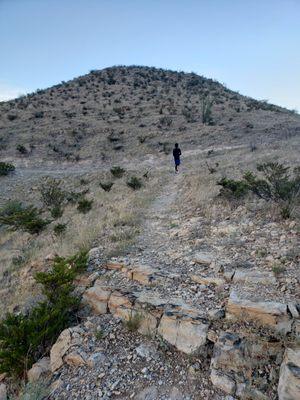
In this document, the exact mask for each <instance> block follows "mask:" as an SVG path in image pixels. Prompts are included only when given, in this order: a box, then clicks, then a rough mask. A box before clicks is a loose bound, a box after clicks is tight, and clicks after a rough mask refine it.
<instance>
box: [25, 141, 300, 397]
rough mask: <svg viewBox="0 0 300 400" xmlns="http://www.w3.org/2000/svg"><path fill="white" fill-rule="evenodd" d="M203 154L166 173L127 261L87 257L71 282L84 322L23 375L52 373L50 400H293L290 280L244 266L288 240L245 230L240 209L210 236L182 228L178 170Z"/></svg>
mask: <svg viewBox="0 0 300 400" xmlns="http://www.w3.org/2000/svg"><path fill="white" fill-rule="evenodd" d="M223 150H224V149H223ZM226 150H229V149H226ZM205 151H207V150H200V151H198V152H194V153H192V152H191V153H190V154H189V156H190V158H189V161H188V163H186V165H185V166H184V167H183V168H182V171H181V172H180V173H179V174H178V175H175V174H174V173H171V172H170V174H169V178H167V179H166V182H165V184H164V186H163V188H162V190H161V192H160V193H159V195H158V197H157V198H156V199H155V200H154V201H153V203H152V204H151V206H150V207H149V208H148V209H147V210H146V211H145V215H144V219H143V221H144V222H143V226H142V229H141V233H140V235H139V236H138V237H137V239H136V241H135V243H134V245H132V246H131V248H129V249H128V252H127V254H126V256H122V257H116V258H112V259H110V260H104V259H102V255H101V254H102V249H101V246H100V247H99V248H94V249H92V250H91V251H90V253H89V265H88V273H87V274H86V275H84V276H82V277H81V278H79V280H78V282H77V291H78V293H80V294H81V295H82V299H83V305H84V308H83V310H82V317H83V319H82V322H81V323H80V324H79V325H78V326H76V327H74V328H69V329H67V330H65V331H63V332H62V334H61V335H60V337H59V338H58V340H57V342H56V343H55V345H54V346H53V347H52V350H51V354H50V359H48V358H45V359H43V360H42V361H40V362H39V363H37V364H36V365H35V366H34V367H33V369H32V370H31V371H29V376H30V373H31V374H32V378H31V379H32V380H35V379H37V377H40V376H41V375H42V374H43V372H44V371H45V370H47V369H48V368H50V369H51V371H52V374H53V375H52V381H53V383H52V394H51V396H50V397H51V399H90V400H92V399H103V400H108V399H135V400H156V399H160V400H163V399H165V400H167V399H173V400H188V399H190V400H191V399H201V400H202V399H203V400H204V399H205V400H206V399H207V400H225V399H226V400H234V399H257V400H269V399H274V400H275V399H279V400H287V399H289V400H296V399H298V398H299V390H300V389H299V387H300V375H299V371H300V364H299V359H300V349H299V346H298V345H295V343H297V342H295V338H297V337H298V338H299V333H300V319H299V311H300V308H299V294H298V293H297V288H298V278H299V276H297V272H294V269H292V268H291V269H290V270H288V271H287V277H286V278H282V277H278V276H275V274H274V271H272V268H271V267H266V263H267V261H268V260H266V262H265V264H262V262H258V261H257V260H256V259H255V257H254V254H255V252H256V251H257V249H258V248H260V247H259V246H261V245H262V244H267V245H268V246H269V248H270V251H272V253H273V254H274V257H275V258H276V257H277V255H278V254H279V255H278V257H279V256H282V254H284V255H286V254H287V248H288V245H289V243H294V242H295V241H297V232H296V231H295V230H294V226H293V225H291V226H290V227H289V230H288V234H287V233H286V231H283V230H282V232H281V231H280V230H279V229H277V228H278V227H277V226H276V227H275V226H274V224H273V225H272V223H270V224H268V225H266V226H264V225H262V226H260V227H258V228H255V229H256V230H255V229H254V227H253V226H252V225H251V222H250V221H249V218H248V216H247V215H244V214H243V213H241V210H239V209H237V210H235V211H234V212H233V213H232V216H231V219H230V221H228V220H226V221H221V222H219V223H218V224H216V225H215V226H213V227H210V230H208V229H207V221H206V219H205V217H203V216H197V215H196V216H194V217H191V218H187V216H186V215H184V213H182V211H181V210H182V208H181V207H180V206H181V201H182V198H183V190H184V187H183V182H184V179H185V168H193V164H194V162H195V160H196V157H197V155H198V154H199V153H201V152H205ZM148 162H149V160H148ZM162 167H166V165H162ZM242 211H243V212H244V210H242ZM241 215H242V216H241ZM275 228H276V229H277V230H276V229H275ZM195 232H196V236H195V235H194V233H195ZM232 234H234V235H233V237H234V242H229V241H228V237H230V238H232ZM284 235H285V236H284ZM256 239H257V240H256ZM269 261H270V260H269ZM262 265H263V266H264V267H263V268H262ZM43 363H44V365H43ZM45 365H46V366H45Z"/></svg>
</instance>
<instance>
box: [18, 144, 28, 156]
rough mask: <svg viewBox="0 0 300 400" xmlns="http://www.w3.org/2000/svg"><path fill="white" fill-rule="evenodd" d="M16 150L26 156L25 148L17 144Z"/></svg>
mask: <svg viewBox="0 0 300 400" xmlns="http://www.w3.org/2000/svg"><path fill="white" fill-rule="evenodd" d="M17 150H18V152H19V153H21V154H27V153H28V150H27V149H26V147H25V146H23V145H22V144H18V145H17Z"/></svg>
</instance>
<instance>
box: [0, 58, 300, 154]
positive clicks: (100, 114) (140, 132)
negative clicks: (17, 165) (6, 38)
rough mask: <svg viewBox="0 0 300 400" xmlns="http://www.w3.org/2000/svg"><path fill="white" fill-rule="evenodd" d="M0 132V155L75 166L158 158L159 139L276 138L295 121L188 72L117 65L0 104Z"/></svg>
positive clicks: (294, 129)
mask: <svg viewBox="0 0 300 400" xmlns="http://www.w3.org/2000/svg"><path fill="white" fill-rule="evenodd" d="M212 124H213V125H214V127H211V125H212ZM0 129H1V138H0V141H1V146H0V155H1V153H3V154H5V155H6V156H11V157H15V156H16V151H15V149H16V148H17V149H18V151H17V153H18V154H19V155H20V156H23V155H24V154H26V153H28V154H29V153H30V159H35V158H42V159H55V160H60V161H72V162H78V161H80V160H81V159H87V158H94V159H95V158H98V157H104V159H105V156H106V155H107V154H109V157H110V158H112V160H113V162H115V161H117V160H119V159H120V153H123V152H126V153H127V154H131V155H134V153H135V152H136V150H137V148H138V151H139V152H140V153H142V154H147V153H156V151H157V146H158V142H159V141H160V140H161V135H162V134H163V135H164V136H166V139H167V140H168V139H171V138H172V142H173V141H174V142H184V143H189V141H191V140H193V141H194V143H195V144H198V145H202V146H203V145H206V144H208V143H210V144H213V143H219V142H220V137H221V138H222V143H225V142H227V143H228V142H230V141H233V140H234V141H236V142H242V141H245V140H248V141H249V142H250V140H251V141H253V140H254V139H255V140H256V141H259V140H260V139H264V140H270V139H272V140H273V139H277V140H278V139H280V140H281V139H284V138H285V137H286V136H287V135H288V136H290V137H292V136H295V135H297V134H299V116H297V115H296V114H295V113H292V112H290V111H288V110H286V109H283V108H281V107H278V106H275V105H272V104H269V103H267V102H266V101H257V100H254V99H251V98H248V97H245V96H242V95H240V94H239V93H237V92H233V91H231V90H229V89H227V88H226V87H225V86H223V85H221V84H220V83H218V82H216V81H214V80H212V79H206V78H204V77H202V76H198V75H196V74H194V73H183V72H174V71H169V70H163V69H158V68H148V67H139V66H130V67H125V66H120V67H112V68H107V69H104V70H101V71H92V72H91V73H90V74H87V75H85V76H81V77H79V78H75V79H73V80H71V81H69V82H62V83H61V84H59V85H56V86H53V87H51V88H49V89H45V90H38V91H37V92H36V93H32V94H29V95H27V96H23V97H20V98H18V99H15V100H12V101H9V102H6V103H0ZM250 132H251V138H250V137H249V133H250ZM145 138H146V139H145ZM29 149H30V151H29ZM95 149H99V152H100V153H99V152H98V151H95ZM18 154H17V155H18Z"/></svg>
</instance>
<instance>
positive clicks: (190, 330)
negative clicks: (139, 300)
mask: <svg viewBox="0 0 300 400" xmlns="http://www.w3.org/2000/svg"><path fill="white" fill-rule="evenodd" d="M207 331H208V325H207V324H206V323H203V322H202V321H201V319H199V318H193V317H191V316H190V315H188V314H184V313H183V312H181V311H166V312H165V313H164V314H163V316H162V319H161V321H160V324H159V326H158V332H159V334H160V335H161V336H162V337H163V338H164V339H165V340H166V341H167V342H169V343H171V344H172V345H173V346H175V347H176V348H177V349H178V350H180V351H182V352H184V353H186V354H192V353H194V352H197V350H199V349H200V348H201V347H202V346H203V345H204V344H205V343H206V339H207Z"/></svg>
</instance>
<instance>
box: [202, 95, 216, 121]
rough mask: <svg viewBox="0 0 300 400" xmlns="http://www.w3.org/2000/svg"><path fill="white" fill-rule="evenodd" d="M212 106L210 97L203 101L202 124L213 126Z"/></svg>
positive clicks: (204, 98)
mask: <svg viewBox="0 0 300 400" xmlns="http://www.w3.org/2000/svg"><path fill="white" fill-rule="evenodd" d="M212 105H213V101H212V100H211V99H210V98H209V97H203V98H202V100H201V114H202V123H203V124H208V125H211V124H212V123H213V119H212Z"/></svg>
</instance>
